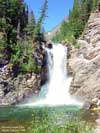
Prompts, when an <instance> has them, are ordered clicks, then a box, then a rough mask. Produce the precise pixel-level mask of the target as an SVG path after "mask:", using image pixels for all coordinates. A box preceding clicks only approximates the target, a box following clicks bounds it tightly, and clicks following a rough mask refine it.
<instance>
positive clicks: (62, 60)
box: [29, 44, 80, 105]
mask: <svg viewBox="0 0 100 133" xmlns="http://www.w3.org/2000/svg"><path fill="white" fill-rule="evenodd" d="M46 51H47V55H48V57H47V59H48V76H49V77H48V79H49V80H48V82H47V83H46V84H45V85H44V86H42V88H41V91H40V94H39V97H38V100H37V101H36V102H35V103H29V105H70V104H71V105H80V103H78V102H77V101H75V100H74V99H73V98H72V97H71V96H70V94H69V87H70V83H71V80H72V77H70V76H68V74H67V47H65V46H63V45H62V44H57V45H53V48H52V49H48V48H46Z"/></svg>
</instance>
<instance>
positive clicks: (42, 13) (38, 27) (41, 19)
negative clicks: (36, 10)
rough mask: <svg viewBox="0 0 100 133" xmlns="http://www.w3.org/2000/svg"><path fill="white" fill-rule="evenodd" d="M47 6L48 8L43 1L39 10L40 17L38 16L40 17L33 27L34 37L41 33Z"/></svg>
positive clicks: (46, 3)
mask: <svg viewBox="0 0 100 133" xmlns="http://www.w3.org/2000/svg"><path fill="white" fill-rule="evenodd" d="M47 6H48V1H47V0H45V2H44V4H43V6H42V8H41V15H40V17H39V19H38V21H37V23H36V25H35V28H34V35H38V34H39V33H40V32H41V28H42V23H43V20H44V18H45V17H46V10H47Z"/></svg>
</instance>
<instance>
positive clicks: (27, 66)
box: [0, 0, 47, 72]
mask: <svg viewBox="0 0 100 133" xmlns="http://www.w3.org/2000/svg"><path fill="white" fill-rule="evenodd" d="M46 10H47V0H45V1H44V4H43V6H42V8H41V14H40V17H39V19H38V21H37V22H36V20H35V17H34V12H33V11H30V9H28V6H26V4H25V3H24V0H0V33H5V37H4V38H1V35H0V57H2V56H5V57H7V56H9V58H7V59H9V61H10V62H11V63H12V64H13V65H16V64H18V65H19V68H20V70H19V71H20V72H32V71H34V72H40V69H41V66H40V65H39V64H38V63H36V62H35V60H34V58H33V57H32V56H33V54H34V53H32V45H33V43H32V39H33V37H34V36H37V37H38V36H40V33H42V34H41V38H43V37H44V36H43V34H44V29H43V27H42V24H43V20H44V18H45V16H46ZM4 50H8V51H7V52H8V53H9V55H5V54H3V51H4Z"/></svg>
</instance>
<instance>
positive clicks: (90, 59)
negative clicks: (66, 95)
mask: <svg viewBox="0 0 100 133" xmlns="http://www.w3.org/2000/svg"><path fill="white" fill-rule="evenodd" d="M78 43H80V45H81V48H80V49H78V50H74V49H73V51H72V55H71V58H70V59H69V67H70V68H71V71H72V73H73V81H72V84H71V87H70V92H71V94H74V95H76V96H77V97H79V98H80V99H82V100H83V101H90V102H91V103H93V104H95V105H97V106H99V105H100V103H99V101H100V12H99V13H92V14H91V16H90V19H89V21H88V25H87V27H86V29H85V31H84V35H83V38H82V40H78Z"/></svg>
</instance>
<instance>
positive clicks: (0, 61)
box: [0, 58, 8, 65]
mask: <svg viewBox="0 0 100 133" xmlns="http://www.w3.org/2000/svg"><path fill="white" fill-rule="evenodd" d="M0 64H1V65H7V64H8V60H6V59H4V58H0Z"/></svg>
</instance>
